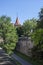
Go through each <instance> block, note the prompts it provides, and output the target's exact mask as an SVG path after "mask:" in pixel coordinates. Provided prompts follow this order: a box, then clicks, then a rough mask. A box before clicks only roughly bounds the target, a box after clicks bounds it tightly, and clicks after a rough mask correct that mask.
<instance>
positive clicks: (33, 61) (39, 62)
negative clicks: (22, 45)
mask: <svg viewBox="0 0 43 65" xmlns="http://www.w3.org/2000/svg"><path fill="white" fill-rule="evenodd" d="M14 53H15V54H16V55H18V56H20V57H21V58H23V59H24V60H26V61H28V62H30V63H31V64H32V65H43V61H42V60H37V59H34V58H30V57H29V56H26V55H24V54H22V53H20V52H17V51H15V52H14Z"/></svg>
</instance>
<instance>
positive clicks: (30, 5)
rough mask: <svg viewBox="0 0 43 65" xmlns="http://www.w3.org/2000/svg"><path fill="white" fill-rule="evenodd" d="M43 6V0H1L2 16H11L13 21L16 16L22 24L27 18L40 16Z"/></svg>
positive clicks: (0, 12)
mask: <svg viewBox="0 0 43 65" xmlns="http://www.w3.org/2000/svg"><path fill="white" fill-rule="evenodd" d="M42 7H43V0H0V16H2V15H6V16H9V17H11V20H12V22H13V23H15V21H16V17H18V18H19V21H20V23H21V24H23V22H24V21H25V20H27V19H32V18H33V17H34V18H38V15H39V14H38V13H39V11H40V9H41V8H42Z"/></svg>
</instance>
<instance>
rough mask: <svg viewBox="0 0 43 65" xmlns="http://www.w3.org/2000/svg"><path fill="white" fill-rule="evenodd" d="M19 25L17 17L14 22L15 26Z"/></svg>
mask: <svg viewBox="0 0 43 65" xmlns="http://www.w3.org/2000/svg"><path fill="white" fill-rule="evenodd" d="M19 25H20V22H19V19H18V17H17V18H16V22H15V26H19Z"/></svg>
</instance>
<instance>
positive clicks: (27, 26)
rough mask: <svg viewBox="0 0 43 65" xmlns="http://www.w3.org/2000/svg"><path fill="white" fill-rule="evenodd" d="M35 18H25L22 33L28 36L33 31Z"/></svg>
mask: <svg viewBox="0 0 43 65" xmlns="http://www.w3.org/2000/svg"><path fill="white" fill-rule="evenodd" d="M36 24H37V22H36V19H34V18H33V19H31V20H26V21H25V22H24V23H23V28H24V35H26V36H28V35H29V34H31V32H33V31H34V30H35V28H36Z"/></svg>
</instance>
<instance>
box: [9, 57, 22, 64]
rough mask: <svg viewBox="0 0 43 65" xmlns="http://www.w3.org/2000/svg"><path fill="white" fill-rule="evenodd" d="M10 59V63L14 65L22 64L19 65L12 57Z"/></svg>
mask: <svg viewBox="0 0 43 65" xmlns="http://www.w3.org/2000/svg"><path fill="white" fill-rule="evenodd" d="M9 59H10V61H11V62H12V63H13V64H15V65H21V63H19V62H18V61H17V60H15V59H14V58H12V57H10V58H9Z"/></svg>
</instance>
